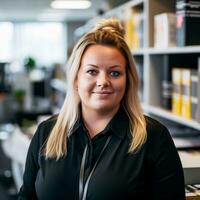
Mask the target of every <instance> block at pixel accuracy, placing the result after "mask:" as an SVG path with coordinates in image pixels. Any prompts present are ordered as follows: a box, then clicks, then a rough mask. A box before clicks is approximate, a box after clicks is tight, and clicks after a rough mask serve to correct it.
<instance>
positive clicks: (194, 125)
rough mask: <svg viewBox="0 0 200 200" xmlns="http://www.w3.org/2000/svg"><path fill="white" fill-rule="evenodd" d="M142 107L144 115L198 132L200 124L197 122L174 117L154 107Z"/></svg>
mask: <svg viewBox="0 0 200 200" xmlns="http://www.w3.org/2000/svg"><path fill="white" fill-rule="evenodd" d="M142 107H143V110H144V111H145V112H146V113H149V114H154V115H157V116H159V117H163V118H165V119H168V120H171V121H174V122H177V123H179V124H183V125H185V126H188V127H191V128H195V129H197V130H200V123H198V122H197V121H194V120H187V119H184V118H183V117H179V116H176V115H174V114H172V113H171V112H169V111H166V110H163V109H161V108H158V107H155V106H149V105H145V104H143V105H142Z"/></svg>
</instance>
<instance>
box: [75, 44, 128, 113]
mask: <svg viewBox="0 0 200 200" xmlns="http://www.w3.org/2000/svg"><path fill="white" fill-rule="evenodd" d="M125 66H126V61H125V58H124V56H123V54H122V53H121V52H120V51H119V50H118V49H117V48H114V47H110V46H104V45H91V46H89V47H88V48H87V49H86V51H85V53H84V55H83V57H82V60H81V66H80V69H79V71H78V74H77V80H76V84H77V88H78V94H79V96H80V100H81V105H82V109H83V110H84V111H86V112H87V111H97V112H109V111H113V110H116V109H117V108H118V107H119V105H120V101H121V100H122V98H123V96H124V92H125V88H126V67H125Z"/></svg>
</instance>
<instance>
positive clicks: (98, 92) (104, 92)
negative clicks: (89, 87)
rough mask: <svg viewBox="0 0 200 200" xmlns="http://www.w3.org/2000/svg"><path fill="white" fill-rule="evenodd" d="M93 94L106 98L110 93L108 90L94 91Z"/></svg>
mask: <svg viewBox="0 0 200 200" xmlns="http://www.w3.org/2000/svg"><path fill="white" fill-rule="evenodd" d="M93 94H95V95H97V96H98V97H100V98H106V97H108V96H110V95H111V94H112V92H110V91H96V92H93Z"/></svg>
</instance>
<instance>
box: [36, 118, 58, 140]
mask: <svg viewBox="0 0 200 200" xmlns="http://www.w3.org/2000/svg"><path fill="white" fill-rule="evenodd" d="M57 117H58V115H52V116H50V117H49V118H47V119H45V120H44V121H42V122H41V123H39V125H38V127H37V130H36V133H35V135H34V138H37V140H39V141H40V142H44V141H45V140H46V139H47V138H48V136H49V134H50V133H51V130H52V129H53V126H54V125H55V123H56V120H57Z"/></svg>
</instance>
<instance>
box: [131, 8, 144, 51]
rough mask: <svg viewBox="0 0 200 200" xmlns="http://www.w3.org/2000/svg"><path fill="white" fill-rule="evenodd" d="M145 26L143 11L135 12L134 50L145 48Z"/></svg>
mask: <svg viewBox="0 0 200 200" xmlns="http://www.w3.org/2000/svg"><path fill="white" fill-rule="evenodd" d="M143 26H144V13H143V11H142V10H137V11H136V10H134V12H133V48H134V49H138V48H142V47H143V43H144V42H143Z"/></svg>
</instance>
